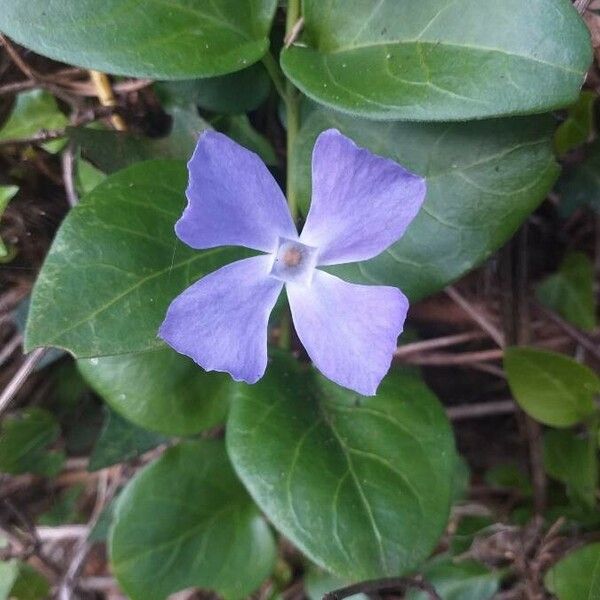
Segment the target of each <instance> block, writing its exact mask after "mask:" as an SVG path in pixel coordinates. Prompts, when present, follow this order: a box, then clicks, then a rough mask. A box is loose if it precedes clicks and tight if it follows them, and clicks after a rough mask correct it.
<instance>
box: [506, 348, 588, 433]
mask: <svg viewBox="0 0 600 600" xmlns="http://www.w3.org/2000/svg"><path fill="white" fill-rule="evenodd" d="M504 370H505V371H506V375H507V377H508V385H509V386H510V389H511V391H512V393H513V395H514V397H515V400H516V401H517V402H518V403H519V406H520V407H521V408H522V409H523V410H524V411H525V412H526V413H527V414H528V415H530V416H531V417H533V418H534V419H536V421H539V422H540V423H544V424H545V425H550V426H551V427H570V426H571V425H575V424H576V423H579V422H580V421H582V420H583V419H585V418H586V417H589V416H590V415H591V414H592V413H593V412H594V411H595V410H596V407H595V404H594V400H593V398H594V395H595V394H598V393H600V378H598V376H597V375H596V374H595V373H594V372H593V371H592V370H591V369H589V368H588V367H586V366H585V365H582V364H580V363H578V362H577V361H575V360H573V359H572V358H570V357H568V356H565V355H564V354H557V353H556V352H548V351H546V350H538V349H536V348H508V349H507V350H506V352H505V353H504Z"/></svg>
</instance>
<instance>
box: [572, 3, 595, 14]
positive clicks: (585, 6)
mask: <svg viewBox="0 0 600 600" xmlns="http://www.w3.org/2000/svg"><path fill="white" fill-rule="evenodd" d="M591 3H592V0H575V2H574V5H575V8H576V9H577V12H578V13H579V14H580V15H582V14H583V13H584V12H585V11H586V10H587V9H588V6H589V5H590V4H591Z"/></svg>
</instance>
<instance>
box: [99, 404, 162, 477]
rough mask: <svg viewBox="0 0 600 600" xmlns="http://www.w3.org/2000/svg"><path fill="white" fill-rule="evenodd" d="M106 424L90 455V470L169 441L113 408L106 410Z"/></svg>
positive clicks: (122, 459) (122, 460) (114, 462)
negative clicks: (132, 421)
mask: <svg viewBox="0 0 600 600" xmlns="http://www.w3.org/2000/svg"><path fill="white" fill-rule="evenodd" d="M105 413H106V416H105V418H104V425H103V427H102V431H101V433H100V437H99V438H98V439H97V440H96V444H95V445H94V451H93V452H92V454H91V456H90V462H89V464H88V471H97V470H98V469H104V468H105V467H110V466H112V465H116V464H118V463H121V462H125V461H128V460H131V459H132V458H136V457H137V456H140V455H141V454H143V453H144V452H147V451H148V450H151V449H152V448H156V446H159V445H160V444H163V443H165V442H167V438H165V437H164V436H162V435H159V434H157V433H154V432H152V431H148V430H146V429H143V428H142V427H138V426H137V425H134V424H133V423H131V422H129V421H128V420H127V419H124V418H123V417H121V416H120V415H119V414H118V413H116V412H114V411H112V410H106V411H105Z"/></svg>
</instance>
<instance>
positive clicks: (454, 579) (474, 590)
mask: <svg viewBox="0 0 600 600" xmlns="http://www.w3.org/2000/svg"><path fill="white" fill-rule="evenodd" d="M424 575H425V578H426V579H427V581H428V582H429V583H431V585H433V587H434V588H435V590H436V592H437V593H438V594H439V595H440V597H441V598H443V599H444V600H490V599H491V598H492V597H493V596H494V594H496V592H497V591H498V590H499V589H500V580H501V579H502V574H501V573H499V572H497V571H490V570H489V569H488V568H486V567H484V566H483V565H482V564H480V563H478V562H475V561H472V560H469V561H464V560H463V561H461V562H457V563H453V562H452V561H443V560H442V561H439V562H435V563H434V564H433V565H432V566H431V567H428V568H426V569H425V572H424ZM428 597H429V596H428V595H427V594H425V592H417V591H415V590H411V591H410V592H409V593H408V594H407V596H406V600H428Z"/></svg>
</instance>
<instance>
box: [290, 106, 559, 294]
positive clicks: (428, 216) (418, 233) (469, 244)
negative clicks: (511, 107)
mask: <svg viewBox="0 0 600 600" xmlns="http://www.w3.org/2000/svg"><path fill="white" fill-rule="evenodd" d="M330 127H336V128H337V129H339V130H340V131H342V133H344V134H346V135H348V136H349V137H351V138H352V139H353V140H354V141H355V142H356V143H357V144H358V145H360V146H364V147H367V148H369V149H370V150H371V151H373V152H375V153H376V154H381V155H383V156H387V157H389V158H391V159H393V160H395V161H397V162H399V163H400V164H402V165H404V166H406V167H407V168H409V169H411V170H412V171H415V172H416V173H418V174H419V175H422V176H424V177H426V179H427V198H426V201H425V204H424V206H423V208H422V209H421V211H420V213H419V214H418V215H417V218H416V219H415V220H414V222H413V223H412V224H411V225H410V227H409V228H408V230H407V232H406V233H405V235H404V236H403V237H402V238H401V239H400V240H399V241H398V242H396V243H395V244H394V245H393V246H391V247H390V248H389V249H388V250H386V251H385V252H384V253H382V254H380V255H379V256H377V257H376V258H374V259H371V260H369V261H366V262H362V263H354V264H349V265H344V266H342V267H337V268H335V269H334V271H335V272H336V273H337V274H338V275H340V276H341V277H343V278H344V279H348V280H351V281H354V282H356V283H370V284H372V283H381V284H386V285H394V286H396V287H399V288H400V289H401V290H402V291H403V292H404V293H405V294H407V295H408V296H409V298H411V299H412V300H416V299H418V298H422V297H423V296H426V295H428V294H431V293H433V292H436V291H438V290H439V289H441V288H443V287H445V286H446V285H448V283H450V282H451V281H453V280H455V279H458V278H459V277H460V276H461V275H463V274H464V273H466V272H467V271H469V270H470V269H472V268H473V267H475V266H477V265H478V264H480V263H481V262H483V261H484V260H485V259H486V258H487V257H489V256H490V255H491V254H492V252H494V251H495V250H496V249H497V248H499V247H500V246H501V245H502V244H503V243H504V242H505V241H506V240H508V239H509V238H510V236H511V235H512V234H513V233H514V232H515V230H516V229H517V228H518V227H519V225H520V224H521V223H522V222H523V220H524V219H525V218H526V217H527V215H529V214H530V213H531V212H532V211H533V210H534V209H535V208H536V207H537V206H538V204H539V203H540V202H541V201H542V200H543V198H544V197H545V195H546V193H547V192H548V191H549V190H550V188H551V187H552V184H553V183H554V181H555V180H556V177H557V175H558V167H557V165H556V162H555V160H554V156H553V152H552V119H550V118H548V117H545V116H544V117H529V118H522V117H521V118H514V119H502V120H500V119H499V120H490V121H480V122H471V123H444V124H419V125H417V124H411V123H398V122H395V123H391V122H388V123H374V122H373V121H367V120H363V119H357V118H352V117H348V116H345V115H341V114H340V113H334V112H333V111H326V110H315V111H313V112H312V113H311V114H310V116H309V117H308V118H307V120H306V121H305V122H304V124H303V126H302V128H301V130H300V133H299V135H298V138H297V143H296V146H295V148H294V153H293V160H294V165H293V171H292V176H293V177H294V186H295V188H296V189H297V190H298V192H299V196H300V203H301V205H302V206H303V207H304V210H305V211H306V207H307V206H308V204H309V198H310V181H311V179H310V164H311V153H312V148H313V145H314V142H315V139H316V138H317V136H318V135H319V133H321V131H323V130H325V129H328V128H330Z"/></svg>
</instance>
